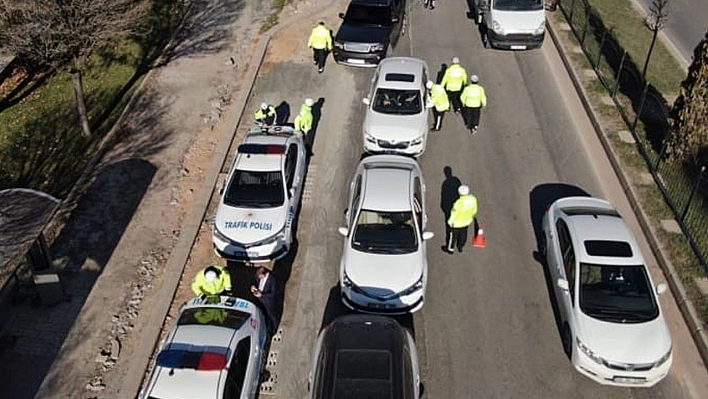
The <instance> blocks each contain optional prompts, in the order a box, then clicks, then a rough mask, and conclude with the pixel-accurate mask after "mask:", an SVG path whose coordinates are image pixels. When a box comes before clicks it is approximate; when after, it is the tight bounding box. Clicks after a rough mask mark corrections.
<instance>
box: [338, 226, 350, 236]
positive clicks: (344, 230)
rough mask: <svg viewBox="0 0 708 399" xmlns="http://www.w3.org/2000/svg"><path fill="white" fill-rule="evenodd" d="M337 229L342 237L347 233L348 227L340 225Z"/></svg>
mask: <svg viewBox="0 0 708 399" xmlns="http://www.w3.org/2000/svg"><path fill="white" fill-rule="evenodd" d="M337 231H339V234H341V235H343V236H344V237H346V236H347V235H349V229H348V228H346V227H340V228H339V229H337Z"/></svg>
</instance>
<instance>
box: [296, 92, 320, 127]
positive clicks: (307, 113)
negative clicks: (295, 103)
mask: <svg viewBox="0 0 708 399" xmlns="http://www.w3.org/2000/svg"><path fill="white" fill-rule="evenodd" d="M313 105H315V102H314V101H312V99H311V98H306V99H305V103H304V104H302V106H301V107H300V113H299V114H298V115H297V116H296V117H295V130H296V131H300V132H302V134H304V135H307V133H309V132H310V130H312V106H313Z"/></svg>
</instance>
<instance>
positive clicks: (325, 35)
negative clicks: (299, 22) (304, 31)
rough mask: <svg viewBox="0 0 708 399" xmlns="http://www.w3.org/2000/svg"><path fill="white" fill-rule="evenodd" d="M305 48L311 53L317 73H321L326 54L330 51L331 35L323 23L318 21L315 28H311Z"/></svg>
mask: <svg viewBox="0 0 708 399" xmlns="http://www.w3.org/2000/svg"><path fill="white" fill-rule="evenodd" d="M307 47H309V48H311V49H312V51H313V57H314V59H315V65H317V72H319V73H322V71H324V64H325V59H326V58H327V53H328V52H329V51H330V50H332V33H331V32H330V30H329V28H327V27H326V26H325V23H324V21H320V22H319V23H318V24H317V26H315V27H314V28H312V33H310V38H309V39H308V40H307Z"/></svg>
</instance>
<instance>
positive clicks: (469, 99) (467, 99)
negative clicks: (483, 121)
mask: <svg viewBox="0 0 708 399" xmlns="http://www.w3.org/2000/svg"><path fill="white" fill-rule="evenodd" d="M470 81H471V82H472V83H470V84H469V85H468V86H467V87H465V89H464V90H463V91H462V94H461V95H460V101H462V106H463V107H464V108H463V111H462V117H463V118H464V120H465V123H466V124H467V128H468V129H470V132H472V134H476V133H477V128H478V127H479V116H480V113H481V111H482V107H485V106H486V105H487V95H486V94H485V93H484V87H482V86H481V85H480V84H479V78H478V77H477V75H472V76H470Z"/></svg>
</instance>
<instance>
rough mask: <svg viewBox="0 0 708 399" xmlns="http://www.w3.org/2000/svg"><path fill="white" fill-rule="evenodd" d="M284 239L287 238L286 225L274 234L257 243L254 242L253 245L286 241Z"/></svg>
mask: <svg viewBox="0 0 708 399" xmlns="http://www.w3.org/2000/svg"><path fill="white" fill-rule="evenodd" d="M284 240H285V227H283V228H282V229H281V230H280V231H279V232H277V233H275V235H274V236H270V237H268V238H266V239H265V240H263V241H261V242H257V243H255V244H253V245H252V246H253V247H259V246H261V245H270V244H273V243H274V242H277V241H284Z"/></svg>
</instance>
